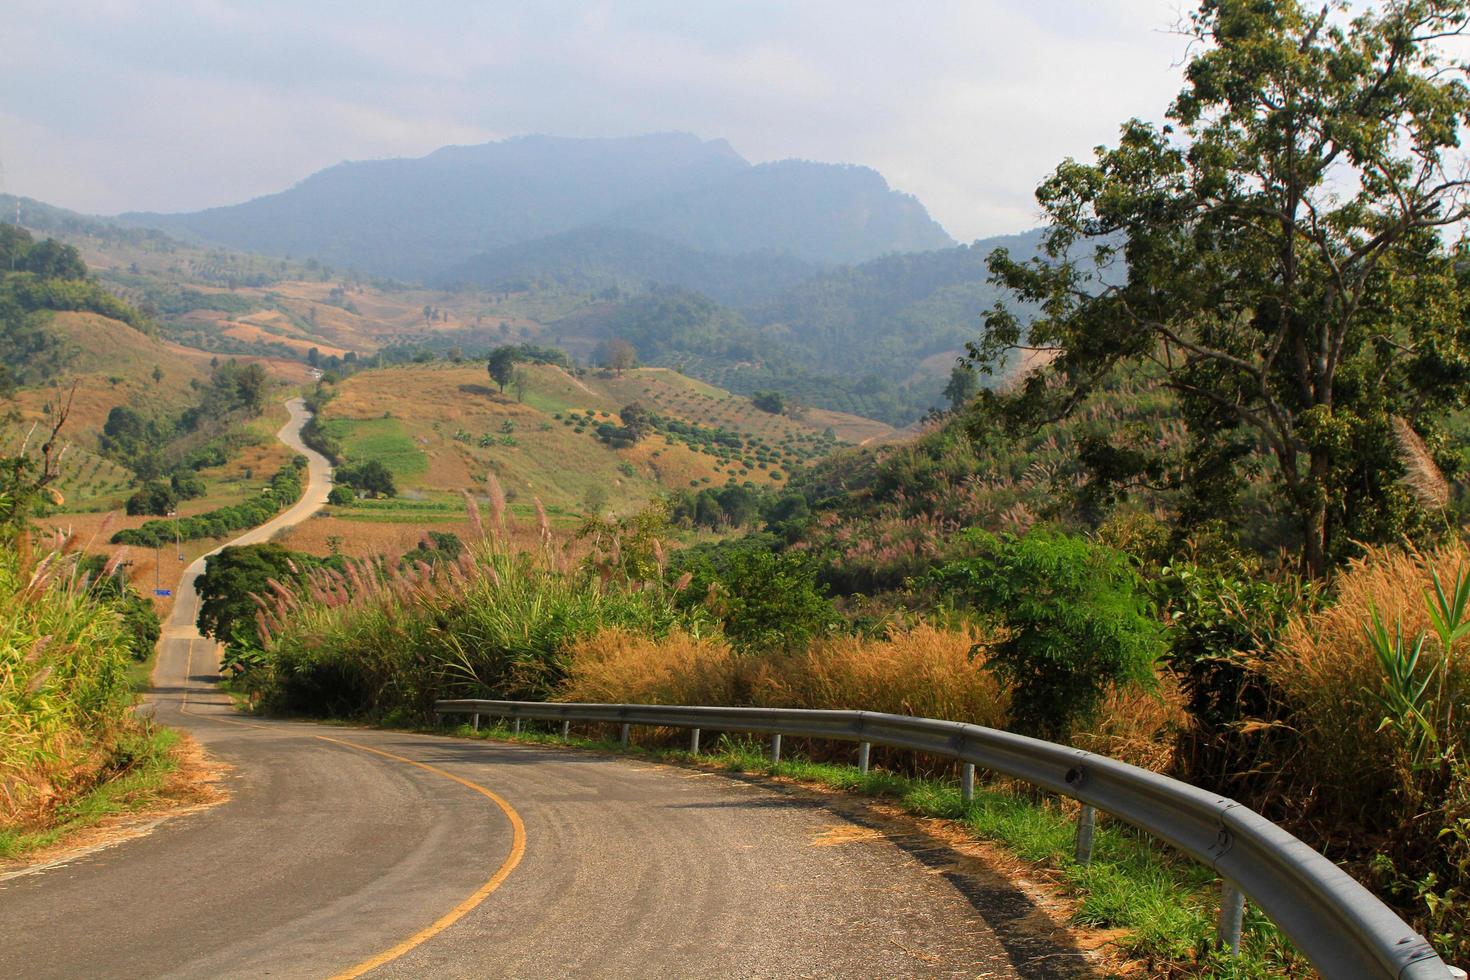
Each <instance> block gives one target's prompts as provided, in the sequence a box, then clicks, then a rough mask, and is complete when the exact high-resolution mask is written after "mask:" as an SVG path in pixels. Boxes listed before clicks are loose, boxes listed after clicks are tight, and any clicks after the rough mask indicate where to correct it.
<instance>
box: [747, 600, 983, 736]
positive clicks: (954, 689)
mask: <svg viewBox="0 0 1470 980" xmlns="http://www.w3.org/2000/svg"><path fill="white" fill-rule="evenodd" d="M984 640H985V638H984V637H983V636H982V635H981V634H980V633H979V632H978V631H976V630H975V629H973V628H966V629H961V630H946V629H940V628H938V627H935V626H929V625H923V624H921V625H919V626H915V627H914V628H912V629H909V630H898V629H894V630H892V631H890V632H889V634H888V636H887V637H885V638H884V639H881V640H873V639H867V638H863V637H848V636H845V637H836V638H832V639H827V640H819V641H817V642H815V643H813V644H812V645H811V646H810V647H809V648H808V649H807V650H806V651H805V652H803V653H798V654H792V655H790V656H786V657H782V658H779V659H773V660H771V661H769V662H767V663H766V664H765V665H764V666H763V668H762V669H761V670H759V671H758V672H757V674H756V677H755V679H754V685H753V695H754V697H755V699H756V700H757V701H758V702H759V703H763V704H770V705H775V706H780V707H792V708H846V709H854V710H862V711H885V712H889V713H892V714H899V715H915V716H918V717H921V718H943V719H946V720H949V721H964V722H969V723H971V724H975V725H986V726H989V727H992V728H998V727H1004V724H1005V717H1006V701H1007V699H1006V696H1005V694H1004V692H1003V691H1002V690H1001V688H1000V685H999V684H998V683H997V682H996V680H995V678H994V677H993V676H992V675H991V674H990V672H989V671H986V670H985V669H983V668H984V652H983V647H984ZM972 651H976V652H975V654H974V655H973V656H972Z"/></svg>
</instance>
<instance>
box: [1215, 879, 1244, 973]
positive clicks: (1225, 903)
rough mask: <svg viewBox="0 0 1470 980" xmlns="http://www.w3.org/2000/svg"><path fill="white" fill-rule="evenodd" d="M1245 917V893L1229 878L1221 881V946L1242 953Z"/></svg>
mask: <svg viewBox="0 0 1470 980" xmlns="http://www.w3.org/2000/svg"><path fill="white" fill-rule="evenodd" d="M1244 918H1245V894H1244V893H1243V892H1242V891H1241V890H1240V889H1239V888H1237V887H1236V886H1235V882H1233V881H1231V880H1230V879H1229V878H1226V879H1224V880H1223V881H1222V882H1221V883H1220V948H1221V949H1225V950H1229V952H1230V955H1231V956H1239V955H1240V927H1241V922H1242V921H1243V920H1244Z"/></svg>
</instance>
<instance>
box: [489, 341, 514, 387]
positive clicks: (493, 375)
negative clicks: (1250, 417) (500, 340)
mask: <svg viewBox="0 0 1470 980" xmlns="http://www.w3.org/2000/svg"><path fill="white" fill-rule="evenodd" d="M487 367H488V369H489V371H490V380H492V381H494V382H495V383H496V384H497V385H499V386H500V393H501V394H502V395H503V394H505V386H506V385H508V384H510V382H511V379H512V378H513V377H514V375H515V367H516V349H515V348H514V347H497V348H495V349H494V350H493V351H491V352H490V363H489V364H488V365H487Z"/></svg>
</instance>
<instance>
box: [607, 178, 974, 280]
mask: <svg viewBox="0 0 1470 980" xmlns="http://www.w3.org/2000/svg"><path fill="white" fill-rule="evenodd" d="M608 222H609V223H610V224H615V225H624V226H626V227H629V228H636V229H639V230H641V231H647V232H650V233H652V234H655V235H661V236H663V237H665V238H669V239H672V240H674V241H678V242H682V243H684V244H686V245H689V246H691V247H693V248H699V249H703V250H705V251H709V252H723V253H741V252H753V251H757V250H760V249H762V248H775V249H779V250H781V251H786V252H790V253H791V254H792V255H794V256H796V257H797V258H801V259H805V260H807V261H809V262H816V263H821V264H824V265H840V264H847V263H854V262H864V261H867V260H868V259H873V258H876V257H878V256H880V255H886V254H888V253H890V252H924V251H929V250H931V249H936V248H947V247H949V246H951V245H953V244H954V239H952V238H950V237H949V234H948V233H947V232H946V231H945V230H944V229H943V228H941V227H940V226H939V224H938V223H937V222H936V221H935V220H934V219H933V218H931V217H929V212H928V211H926V210H925V209H924V206H923V205H922V204H920V203H919V200H918V198H916V197H913V196H912V195H909V194H901V193H899V192H897V191H894V190H892V189H890V188H889V186H888V182H887V181H886V180H884V179H883V175H882V174H880V173H878V172H877V171H876V170H872V169H870V168H868V167H855V166H848V165H842V164H830V163H812V162H810V161H807V160H782V161H779V162H777V163H764V164H761V165H759V166H756V167H751V168H750V169H748V170H744V171H741V172H740V173H737V174H734V175H732V176H730V177H728V178H726V179H724V180H721V181H718V182H716V183H713V184H709V185H707V186H703V187H696V188H693V189H690V190H686V191H682V192H673V193H669V194H666V195H662V196H660V197H659V198H657V199H655V200H650V201H647V202H644V203H642V204H640V205H638V206H637V207H634V208H629V209H626V210H624V211H622V212H619V213H618V214H615V215H612V216H611V217H610V218H609V219H608Z"/></svg>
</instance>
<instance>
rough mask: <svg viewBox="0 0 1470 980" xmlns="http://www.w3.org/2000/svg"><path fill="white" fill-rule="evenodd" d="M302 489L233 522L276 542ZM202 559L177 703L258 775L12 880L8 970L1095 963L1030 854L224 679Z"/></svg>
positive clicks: (181, 626) (179, 612) (904, 970)
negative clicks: (358, 712)
mask: <svg viewBox="0 0 1470 980" xmlns="http://www.w3.org/2000/svg"><path fill="white" fill-rule="evenodd" d="M288 407H289V408H290V411H291V421H290V422H289V423H288V424H287V425H286V426H285V428H283V429H282V430H281V432H280V439H281V440H282V441H283V442H284V443H286V445H288V446H290V447H291V448H292V449H294V450H296V451H297V452H301V453H304V454H305V455H306V456H307V458H308V459H309V460H310V464H309V467H308V474H309V480H308V484H307V487H306V491H305V493H304V495H303V496H302V499H301V501H300V502H299V503H297V504H296V505H295V506H293V507H291V508H290V509H289V510H287V511H286V512H285V513H283V514H281V515H280V516H278V517H277V518H275V519H274V520H272V521H271V522H269V523H268V524H266V525H264V526H262V527H260V528H257V529H255V530H253V531H250V532H248V533H246V534H244V535H242V536H241V537H239V538H238V539H236V540H235V541H234V542H232V543H233V544H248V543H252V542H259V541H265V540H268V539H269V538H270V537H271V536H272V535H273V534H275V533H276V532H277V531H280V530H281V529H283V528H286V527H289V526H291V525H292V524H295V523H297V522H299V521H302V520H304V519H306V518H308V517H309V516H310V515H311V514H313V513H314V512H315V511H317V510H318V509H319V508H320V507H321V506H322V504H323V503H325V501H326V496H327V491H328V489H329V487H330V472H331V469H330V466H329V464H328V463H327V461H326V460H325V459H323V458H322V457H321V456H320V455H319V454H317V453H315V452H313V451H312V450H310V449H308V448H307V447H306V446H305V445H303V444H302V443H301V439H300V433H301V426H302V425H303V424H304V423H305V421H306V419H307V413H306V410H305V407H304V406H303V405H302V403H301V401H300V400H299V399H297V400H294V401H292V402H291V403H289V406H288ZM203 567H204V562H203V559H200V560H199V561H196V562H195V563H194V564H192V565H190V566H189V568H188V569H187V570H186V571H185V572H184V575H183V578H182V579H181V581H180V583H179V592H178V596H177V601H176V602H175V605H174V609H173V614H172V615H171V616H170V618H169V621H168V623H167V625H166V628H165V632H164V637H163V640H162V641H161V646H160V652H159V658H158V666H157V668H156V670H155V671H154V677H153V680H154V685H155V688H154V691H153V694H152V700H153V703H154V704H155V705H156V710H157V715H158V718H159V720H160V721H162V722H165V723H166V724H169V725H174V726H177V727H180V728H184V729H187V730H188V731H189V732H190V733H191V734H192V735H193V736H194V737H195V738H196V739H198V740H199V741H200V742H201V743H202V744H203V745H204V747H205V748H206V749H207V751H208V752H209V753H210V754H211V755H213V756H214V757H216V758H217V759H220V760H222V761H223V762H225V763H227V764H229V765H230V766H232V767H233V773H232V774H231V776H230V777H229V778H228V779H227V780H226V783H227V788H228V790H229V792H230V794H231V799H230V800H229V801H228V802H227V803H224V804H223V805H220V806H216V807H214V808H212V809H208V810H205V811H203V812H200V813H194V814H189V815H185V816H181V817H177V818H175V819H171V820H168V821H166V822H164V823H163V824H162V825H161V826H159V827H158V828H157V829H155V830H154V831H153V832H152V833H150V834H148V835H146V836H143V837H138V838H135V839H132V840H128V841H124V842H123V843H120V844H118V845H116V846H114V847H111V848H108V849H105V850H101V851H96V852H93V853H90V854H87V855H84V856H81V857H78V858H77V859H75V860H73V861H71V862H69V863H63V864H60V865H56V866H51V867H48V868H46V869H45V870H43V871H40V872H38V873H33V874H24V875H18V876H12V877H9V878H5V879H0V976H3V977H58V978H60V977H67V978H71V977H105V976H117V977H124V976H125V977H155V976H157V977H218V976H231V977H256V976H267V975H268V976H271V977H351V976H362V975H367V974H370V975H371V976H373V977H422V976H434V977H446V976H447V977H555V976H573V975H576V976H598V977H629V978H632V977H638V978H643V977H787V976H823V977H827V976H853V977H899V976H955V977H959V976H965V977H973V976H989V977H1014V976H1037V977H1069V976H1077V975H1081V974H1080V973H1079V971H1080V970H1081V964H1082V962H1083V960H1082V958H1081V956H1080V954H1079V953H1078V952H1077V950H1075V949H1073V948H1071V947H1070V946H1068V945H1067V944H1066V941H1065V939H1061V940H1059V939H1057V938H1056V936H1054V935H1053V936H1042V935H1038V934H1037V930H1036V923H1037V921H1039V920H1040V921H1044V917H1042V916H1041V915H1040V914H1039V913H1038V912H1037V911H1036V910H1035V909H1034V908H1033V906H1032V904H1031V902H1030V900H1029V899H1027V898H1026V896H1025V895H1024V894H1023V893H1021V892H1020V891H1019V890H1017V889H1016V888H1015V887H1014V886H1012V885H1011V884H1009V883H1008V882H1007V881H1006V880H1005V879H1004V878H1003V877H1002V876H1000V875H998V874H995V873H993V872H990V871H988V870H986V869H985V868H983V867H977V866H975V863H974V862H969V863H967V862H965V861H960V860H958V856H957V855H955V854H953V853H952V852H950V851H948V850H947V849H945V848H943V847H939V846H936V845H935V844H934V843H933V842H932V841H930V840H929V839H928V838H925V837H922V836H919V835H914V834H902V833H895V832H893V831H892V829H891V828H885V826H884V825H882V824H879V823H875V822H874V821H873V820H872V819H871V818H869V817H867V816H866V815H865V811H863V810H862V808H861V807H859V806H856V805H853V804H852V803H850V802H844V801H841V800H838V801H837V803H836V805H835V807H833V806H828V805H827V804H826V803H824V802H823V801H822V800H821V799H820V798H818V797H815V796H813V795H810V794H805V793H800V792H792V791H789V790H785V789H782V788H781V787H779V786H776V785H772V784H770V783H765V782H761V781H755V780H752V781H746V780H742V779H736V778H730V777H726V776H720V775H713V774H708V773H702V772H695V771H690V770H684V769H680V768H675V767H665V766H654V765H648V764H644V763H640V762H637V761H633V760H629V759H624V758H617V757H609V756H602V755H598V754H592V753H586V752H574V751H566V750H558V749H554V748H540V747H534V746H523V745H503V744H491V743H472V742H466V741H463V740H454V739H448V738H436V737H431V736H419V735H406V734H399V733H394V732H382V731H368V730H360V729H353V728H340V727H328V726H321V725H313V724H307V723H300V722H284V721H270V720H260V719H255V718H250V717H248V716H242V715H240V714H238V713H236V712H235V711H234V710H233V708H232V707H231V706H230V704H229V702H228V699H227V698H225V697H224V696H223V695H221V694H220V693H219V692H218V691H217V690H216V688H215V681H216V679H217V671H218V664H219V656H218V650H217V649H216V647H215V646H214V644H212V643H211V642H209V641H207V640H204V639H203V638H201V637H200V636H199V634H198V632H197V631H196V630H195V628H194V625H193V624H194V619H195V617H196V616H197V611H198V597H197V595H196V594H195V591H194V581H195V579H196V578H197V577H198V576H199V574H200V573H201V572H202V571H203Z"/></svg>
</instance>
